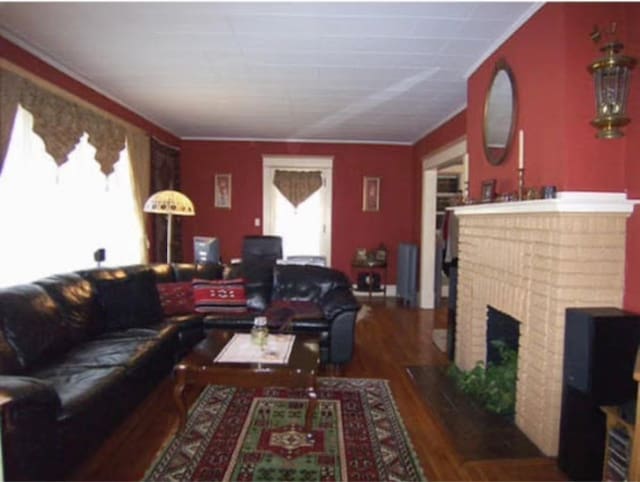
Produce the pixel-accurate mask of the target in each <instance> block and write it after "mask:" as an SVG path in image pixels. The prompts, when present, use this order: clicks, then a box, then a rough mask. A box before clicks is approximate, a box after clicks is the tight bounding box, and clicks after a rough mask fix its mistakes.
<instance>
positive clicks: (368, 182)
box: [362, 176, 380, 212]
mask: <svg viewBox="0 0 640 482" xmlns="http://www.w3.org/2000/svg"><path fill="white" fill-rule="evenodd" d="M362 210H363V211H369V212H375V211H380V178H379V177H371V176H364V178H363V179H362Z"/></svg>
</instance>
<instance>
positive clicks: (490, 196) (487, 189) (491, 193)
mask: <svg viewBox="0 0 640 482" xmlns="http://www.w3.org/2000/svg"><path fill="white" fill-rule="evenodd" d="M481 192H482V202H483V203H490V202H493V200H494V199H495V197H496V180H495V179H489V180H487V181H483V182H482V191H481Z"/></svg>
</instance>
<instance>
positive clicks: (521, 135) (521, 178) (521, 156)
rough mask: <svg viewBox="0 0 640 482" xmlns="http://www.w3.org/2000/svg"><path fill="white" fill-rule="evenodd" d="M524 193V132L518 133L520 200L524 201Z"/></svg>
mask: <svg viewBox="0 0 640 482" xmlns="http://www.w3.org/2000/svg"><path fill="white" fill-rule="evenodd" d="M523 192H524V131H523V130H522V129H520V132H518V200H520V201H522V199H523V198H522V194H523Z"/></svg>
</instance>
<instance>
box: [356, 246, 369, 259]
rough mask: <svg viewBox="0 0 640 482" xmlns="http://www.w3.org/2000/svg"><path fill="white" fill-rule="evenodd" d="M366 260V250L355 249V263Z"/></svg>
mask: <svg viewBox="0 0 640 482" xmlns="http://www.w3.org/2000/svg"><path fill="white" fill-rule="evenodd" d="M366 260H367V250H366V249H365V248H358V249H356V261H366Z"/></svg>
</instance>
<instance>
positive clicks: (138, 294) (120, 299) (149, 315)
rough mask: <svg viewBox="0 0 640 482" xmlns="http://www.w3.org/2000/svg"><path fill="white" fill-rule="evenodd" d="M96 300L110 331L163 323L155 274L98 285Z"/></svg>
mask: <svg viewBox="0 0 640 482" xmlns="http://www.w3.org/2000/svg"><path fill="white" fill-rule="evenodd" d="M96 286H97V292H98V294H97V298H98V302H99V303H100V307H101V309H102V311H103V312H104V317H105V327H106V329H107V330H119V329H123V328H134V327H138V326H145V325H148V324H153V323H158V322H159V321H161V320H162V306H161V305H160V296H159V295H158V290H157V289H156V281H155V276H154V273H153V271H150V270H145V271H139V272H134V273H130V274H129V275H127V276H126V277H124V278H114V279H99V280H97V281H96Z"/></svg>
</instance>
